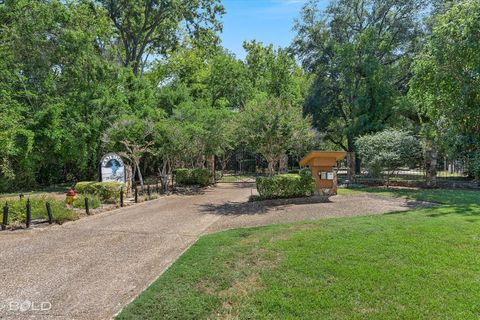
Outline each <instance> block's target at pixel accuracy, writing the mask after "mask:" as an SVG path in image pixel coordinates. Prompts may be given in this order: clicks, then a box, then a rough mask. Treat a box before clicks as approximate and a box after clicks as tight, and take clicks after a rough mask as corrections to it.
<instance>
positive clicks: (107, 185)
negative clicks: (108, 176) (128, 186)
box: [75, 181, 125, 201]
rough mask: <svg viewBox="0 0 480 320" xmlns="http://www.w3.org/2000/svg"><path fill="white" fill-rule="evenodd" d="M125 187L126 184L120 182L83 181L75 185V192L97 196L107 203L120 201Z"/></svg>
mask: <svg viewBox="0 0 480 320" xmlns="http://www.w3.org/2000/svg"><path fill="white" fill-rule="evenodd" d="M124 187H125V186H124V184H123V183H119V182H95V181H81V182H78V183H77V184H76V185H75V190H76V191H77V192H78V193H79V194H82V195H89V194H93V195H96V196H97V197H99V198H100V200H102V201H105V200H116V199H120V192H121V191H122V189H123V188H124Z"/></svg>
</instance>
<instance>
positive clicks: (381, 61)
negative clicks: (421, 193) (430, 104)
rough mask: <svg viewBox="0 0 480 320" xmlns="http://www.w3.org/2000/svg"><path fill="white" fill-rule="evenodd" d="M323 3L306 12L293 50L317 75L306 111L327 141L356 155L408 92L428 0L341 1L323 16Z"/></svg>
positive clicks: (312, 3)
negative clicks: (364, 138)
mask: <svg viewBox="0 0 480 320" xmlns="http://www.w3.org/2000/svg"><path fill="white" fill-rule="evenodd" d="M319 2H320V1H318V0H312V1H310V2H309V3H307V4H306V5H305V6H304V8H303V10H302V18H301V19H300V21H299V22H298V23H297V25H296V30H297V36H296V39H295V40H294V42H293V44H292V49H293V50H294V52H296V53H297V55H298V57H299V58H300V60H301V61H302V63H303V65H304V67H305V68H306V69H307V70H308V71H310V72H312V73H313V74H315V76H316V78H315V81H314V83H313V85H312V87H311V90H310V94H309V96H308V98H307V99H306V101H305V105H304V110H305V112H306V113H308V114H311V115H312V116H313V123H314V125H315V127H316V128H317V129H318V130H319V131H320V132H322V133H324V134H325V138H326V139H327V140H329V141H331V142H333V143H334V144H336V145H337V146H338V147H339V148H341V149H343V150H345V151H348V152H354V151H355V149H356V148H355V139H356V138H357V137H359V136H360V135H363V134H366V133H370V132H375V131H379V130H381V129H383V128H384V126H385V124H386V123H387V122H388V121H390V120H391V119H390V118H391V117H392V109H393V107H394V105H395V104H396V102H397V99H398V97H400V96H401V95H403V94H405V92H406V91H407V89H408V87H407V84H408V80H409V77H410V73H409V66H410V64H411V61H412V58H413V56H414V54H415V52H416V51H417V47H418V45H417V44H418V36H419V35H420V34H421V24H420V13H421V9H422V8H423V7H424V5H425V3H424V2H425V1H423V0H405V1H400V2H399V1H396V0H385V1H376V0H337V1H333V2H332V3H331V4H330V5H329V6H328V7H327V9H326V10H325V11H320V9H319ZM351 165H352V166H353V163H351ZM357 170H358V167H357Z"/></svg>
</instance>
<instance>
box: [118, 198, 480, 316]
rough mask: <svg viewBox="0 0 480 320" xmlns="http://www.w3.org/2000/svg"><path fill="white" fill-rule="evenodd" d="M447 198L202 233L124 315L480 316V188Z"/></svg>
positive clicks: (122, 314)
mask: <svg viewBox="0 0 480 320" xmlns="http://www.w3.org/2000/svg"><path fill="white" fill-rule="evenodd" d="M365 191H366V192H381V193H384V194H390V195H393V196H408V197H410V198H417V199H422V200H434V201H437V202H441V203H444V205H443V206H441V207H437V208H429V209H422V210H416V211H410V212H404V213H397V214H385V215H381V216H367V217H354V218H338V219H325V220H320V221H317V222H309V223H296V224H289V225H275V226H269V227H261V228H250V229H237V230H231V231H227V232H222V233H217V234H213V235H209V236H204V237H202V238H201V239H200V240H199V241H198V242H197V243H196V244H195V245H193V246H192V248H190V249H189V250H188V251H187V252H186V253H185V254H184V255H182V256H181V257H180V258H179V259H178V261H176V262H175V263H174V264H173V265H172V267H171V268H170V269H169V270H167V271H166V272H165V273H164V274H163V275H162V276H161V277H160V278H159V279H158V280H157V281H156V282H155V283H154V284H153V285H152V286H151V287H150V288H149V289H147V290H146V291H145V292H144V293H142V294H141V295H140V296H139V297H138V298H137V299H136V300H135V301H134V302H133V303H131V304H130V305H129V306H128V307H127V308H126V309H125V310H124V311H123V312H122V313H121V314H120V315H119V316H118V318H119V319H207V318H208V319H216V318H220V319H478V318H479V317H480V290H479V288H480V192H462V191H442V190H432V191H416V192H414V191H392V190H388V191H384V190H380V189H378V190H376V189H363V190H362V191H352V190H342V192H343V193H347V192H349V193H353V192H365Z"/></svg>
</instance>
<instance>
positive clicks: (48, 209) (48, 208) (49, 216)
mask: <svg viewBox="0 0 480 320" xmlns="http://www.w3.org/2000/svg"><path fill="white" fill-rule="evenodd" d="M45 206H46V208H47V215H48V223H49V224H52V223H53V215H52V206H51V205H50V202H47V203H45Z"/></svg>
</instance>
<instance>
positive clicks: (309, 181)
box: [255, 169, 315, 200]
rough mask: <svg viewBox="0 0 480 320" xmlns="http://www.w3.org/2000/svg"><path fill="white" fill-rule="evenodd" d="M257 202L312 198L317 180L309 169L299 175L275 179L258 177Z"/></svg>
mask: <svg viewBox="0 0 480 320" xmlns="http://www.w3.org/2000/svg"><path fill="white" fill-rule="evenodd" d="M256 181H257V191H258V193H259V194H260V196H259V197H256V198H255V200H266V199H282V198H297V197H306V196H311V195H313V194H314V192H315V180H314V179H313V177H312V174H311V172H310V170H309V169H302V170H300V171H299V174H280V175H276V176H273V177H258V178H257V180H256Z"/></svg>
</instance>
